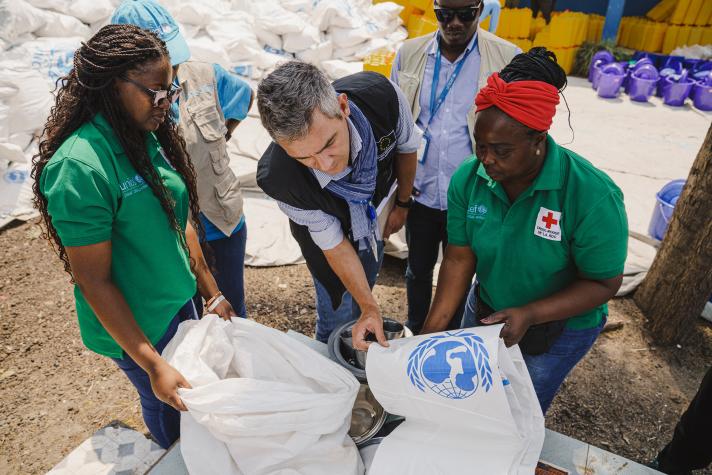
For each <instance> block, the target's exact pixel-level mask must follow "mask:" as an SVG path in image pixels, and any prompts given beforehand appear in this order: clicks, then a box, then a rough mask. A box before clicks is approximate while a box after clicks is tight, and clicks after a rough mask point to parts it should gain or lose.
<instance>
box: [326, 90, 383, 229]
mask: <svg viewBox="0 0 712 475" xmlns="http://www.w3.org/2000/svg"><path fill="white" fill-rule="evenodd" d="M349 108H350V110H351V116H350V118H351V122H352V123H353V124H354V127H355V128H356V131H357V132H358V134H359V136H360V137H361V151H360V152H359V153H358V155H357V156H356V157H355V158H354V159H353V164H352V171H351V173H350V174H349V175H347V176H345V177H344V178H342V179H340V180H338V181H336V180H332V181H330V182H329V184H328V185H326V189H327V190H329V191H330V192H332V193H333V194H335V195H336V196H338V197H340V198H343V199H344V200H346V201H347V202H348V204H349V212H350V213H351V232H352V237H353V239H354V241H358V240H360V239H362V238H365V237H369V236H370V235H371V233H372V232H373V229H374V227H375V224H376V210H375V208H374V207H373V204H372V203H371V199H372V198H373V193H374V192H375V190H376V177H377V176H378V152H377V150H376V138H375V137H374V136H373V129H372V128H371V124H370V123H369V122H368V120H367V119H366V116H365V115H363V112H361V109H359V108H358V107H357V106H356V104H354V103H353V102H351V101H349Z"/></svg>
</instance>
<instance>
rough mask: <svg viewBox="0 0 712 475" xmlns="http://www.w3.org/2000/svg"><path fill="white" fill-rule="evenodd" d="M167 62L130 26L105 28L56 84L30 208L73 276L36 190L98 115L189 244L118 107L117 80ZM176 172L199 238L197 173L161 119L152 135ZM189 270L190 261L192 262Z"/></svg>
mask: <svg viewBox="0 0 712 475" xmlns="http://www.w3.org/2000/svg"><path fill="white" fill-rule="evenodd" d="M162 59H163V60H167V59H168V50H167V49H166V45H165V43H164V42H163V41H161V40H160V39H159V38H158V37H157V36H156V35H155V34H154V33H152V32H149V31H147V30H142V29H141V28H138V27H136V26H134V25H127V24H123V25H107V26H105V27H103V28H101V29H100V30H99V31H98V32H97V33H96V34H95V35H94V36H93V37H92V38H91V39H89V40H88V41H87V42H86V43H84V42H83V43H82V46H81V47H80V48H79V49H78V50H77V51H76V52H75V53H74V67H73V68H72V70H71V71H70V72H69V74H68V75H67V76H64V77H62V78H60V79H59V80H58V81H57V89H58V90H57V93H56V102H55V105H54V106H53V107H52V109H51V111H50V115H49V118H48V119H47V122H46V123H45V126H44V130H43V132H42V138H41V140H40V143H39V153H38V154H37V155H35V156H34V157H33V163H32V177H33V179H34V184H33V192H34V203H35V206H37V208H38V209H39V211H40V213H41V215H42V219H43V222H44V224H45V226H46V229H47V232H46V233H45V235H44V237H45V238H46V239H48V240H49V241H50V243H52V244H53V245H54V247H55V249H56V251H57V254H58V255H59V258H60V259H61V260H62V262H63V263H64V269H65V271H67V273H69V274H70V276H71V275H72V273H71V268H70V265H69V260H68V258H67V253H66V250H65V248H64V246H62V243H61V241H60V239H59V235H58V234H57V231H56V229H55V228H54V226H52V220H51V217H50V216H49V213H48V211H47V198H45V197H44V196H43V195H42V193H41V191H40V176H41V175H42V171H43V170H44V168H45V166H46V165H47V162H48V161H49V160H50V158H52V155H54V153H55V152H56V151H57V150H58V149H59V147H60V146H61V145H62V143H63V142H64V141H65V140H67V138H68V137H69V136H70V135H71V134H72V133H73V132H74V131H75V130H77V129H78V128H79V127H80V126H81V125H82V124H84V123H85V122H87V121H89V120H91V119H92V117H94V115H96V114H97V113H101V114H103V116H104V117H105V118H106V119H107V121H108V122H109V124H110V125H111V127H112V129H113V130H114V132H115V133H116V136H117V137H118V140H119V143H120V144H121V146H122V148H123V150H124V152H125V153H126V156H127V157H128V159H129V161H130V163H131V165H132V166H133V167H134V168H135V169H136V171H137V172H138V173H139V174H140V175H141V178H143V179H144V180H145V182H146V183H147V184H148V186H149V187H150V189H151V191H152V192H153V194H154V195H155V196H156V198H158V200H159V201H160V203H161V207H162V208H163V210H164V212H165V213H166V215H167V217H168V221H169V223H170V226H171V227H172V228H173V230H174V231H175V232H176V233H177V234H178V236H179V237H180V242H181V245H182V246H183V248H184V249H185V250H186V251H187V250H188V245H187V242H186V238H185V233H184V232H183V230H182V228H181V227H180V223H179V222H178V219H177V217H176V214H175V210H174V209H173V205H174V204H175V203H174V200H173V198H172V196H171V194H170V192H169V191H168V189H167V188H166V186H165V184H164V183H163V181H162V180H161V177H160V175H159V174H158V171H157V170H156V168H155V167H154V166H153V164H152V163H151V159H150V157H149V156H148V153H147V150H146V146H145V143H146V140H145V136H146V133H147V132H144V131H141V130H139V129H138V128H137V127H135V126H134V125H133V124H132V121H131V119H130V118H129V116H128V114H127V112H126V111H125V110H124V108H123V107H122V106H121V100H120V98H119V95H118V91H117V89H116V88H115V87H114V84H115V81H116V79H117V78H118V77H119V76H121V75H124V74H125V73H127V72H128V71H136V70H141V69H142V68H144V67H146V66H147V65H148V64H150V63H152V62H155V61H159V60H162ZM155 134H156V136H157V137H158V141H159V142H160V144H161V146H162V147H163V149H164V150H165V153H166V157H168V159H169V160H170V163H171V165H172V166H173V168H175V171H176V172H177V173H178V174H179V175H180V176H181V178H182V179H183V181H184V182H185V185H186V187H187V189H188V198H189V203H190V212H191V218H192V220H193V223H194V226H195V228H196V229H197V230H198V232H199V233H200V235H201V237H202V236H203V234H204V231H203V228H202V226H201V224H200V221H199V220H198V219H197V218H198V216H199V212H200V210H199V208H198V192H197V185H196V178H195V170H194V168H193V164H192V163H191V161H190V158H189V156H188V153H187V152H186V148H185V141H184V140H183V138H182V137H181V136H180V135H179V134H178V132H177V130H176V126H175V124H174V123H173V121H171V120H165V121H163V123H162V124H161V125H160V126H159V128H158V130H157V131H156V132H155ZM191 267H192V259H191Z"/></svg>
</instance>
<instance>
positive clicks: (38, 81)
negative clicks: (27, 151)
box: [0, 60, 54, 146]
mask: <svg viewBox="0 0 712 475" xmlns="http://www.w3.org/2000/svg"><path fill="white" fill-rule="evenodd" d="M0 71H2V74H1V75H0V102H2V103H3V104H5V105H6V106H7V108H8V109H7V110H6V116H5V117H0V122H5V123H6V124H7V125H6V126H4V127H0V128H3V129H6V130H8V131H9V134H10V135H13V134H17V133H29V134H32V133H34V132H39V131H41V130H42V127H44V123H45V121H46V119H47V116H48V115H49V111H50V109H51V107H52V105H53V104H54V98H53V97H52V93H51V92H50V85H49V83H48V81H47V79H46V78H45V76H43V75H42V74H41V73H40V72H39V71H37V70H34V69H32V67H31V66H30V65H29V64H27V63H26V62H20V61H13V60H7V61H2V62H0ZM24 145H26V144H24ZM21 146H22V145H21Z"/></svg>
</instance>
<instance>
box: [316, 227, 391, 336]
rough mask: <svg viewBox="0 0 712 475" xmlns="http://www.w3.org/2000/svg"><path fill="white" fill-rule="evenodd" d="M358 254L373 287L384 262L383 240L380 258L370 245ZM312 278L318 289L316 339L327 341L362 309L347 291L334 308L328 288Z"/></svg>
mask: <svg viewBox="0 0 712 475" xmlns="http://www.w3.org/2000/svg"><path fill="white" fill-rule="evenodd" d="M357 254H358V258H359V260H360V261H361V264H362V265H363V270H364V272H365V273H366V280H368V285H369V287H371V288H373V286H374V285H375V284H376V277H378V271H379V270H381V264H382V263H383V241H378V252H377V254H378V259H376V258H374V256H373V251H372V250H371V248H370V247H369V248H368V249H364V250H362V251H358V252H357ZM312 279H313V280H314V288H315V289H316V339H317V340H319V341H322V342H324V343H326V342H327V340H328V339H329V335H331V332H332V331H334V329H336V327H338V326H339V325H342V324H344V323H346V322H348V321H350V320H355V319H357V318H358V317H359V316H360V315H361V309H360V308H359V306H358V304H357V303H356V301H355V300H354V299H353V297H351V294H350V293H349V292H348V291H346V292H344V295H343V297H342V298H341V305H339V307H338V308H337V309H336V310H334V309H333V307H332V305H331V298H330V297H329V293H328V292H327V291H326V288H325V287H324V286H323V285H322V284H321V282H319V281H318V280H317V279H316V277H314V276H313V275H312Z"/></svg>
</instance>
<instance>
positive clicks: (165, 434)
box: [111, 299, 198, 449]
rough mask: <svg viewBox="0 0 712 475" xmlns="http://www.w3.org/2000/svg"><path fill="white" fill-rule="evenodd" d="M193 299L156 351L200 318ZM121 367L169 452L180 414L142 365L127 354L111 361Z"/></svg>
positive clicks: (148, 421)
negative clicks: (163, 397) (158, 391)
mask: <svg viewBox="0 0 712 475" xmlns="http://www.w3.org/2000/svg"><path fill="white" fill-rule="evenodd" d="M197 318H198V314H197V313H196V311H195V304H194V303H193V300H192V299H191V300H189V301H188V303H186V304H185V305H183V307H181V309H180V310H178V313H177V314H176V316H175V317H173V320H171V323H170V325H169V326H168V330H166V333H165V334H164V335H163V337H162V338H161V339H160V341H158V343H156V344H155V345H154V347H155V348H156V351H158V352H159V353H162V352H163V349H164V348H165V347H166V345H168V342H169V341H171V338H173V336H174V335H175V334H176V330H177V329H178V324H180V323H181V322H183V321H185V320H192V319H197ZM111 359H112V360H114V362H115V363H116V364H117V366H118V367H119V368H121V370H122V371H123V372H124V374H126V376H127V377H128V378H129V381H131V384H133V385H134V387H135V388H136V390H137V391H138V395H139V398H140V400H141V412H142V414H143V421H144V422H145V423H146V427H148V430H149V432H151V436H153V438H154V439H155V440H156V442H158V445H160V446H161V447H163V448H164V449H167V448H168V447H170V446H171V444H173V442H175V441H176V440H177V439H178V437H179V436H180V412H179V411H176V410H175V409H173V408H172V407H171V406H169V405H168V404H166V403H164V402H162V401H161V400H159V399H158V398H157V397H156V395H155V394H153V390H152V389H151V380H150V378H149V377H148V373H146V372H145V371H144V370H143V369H142V368H141V367H140V366H139V365H138V364H136V363H135V362H134V360H132V359H131V357H130V356H129V355H127V354H126V353H124V357H123V358H111Z"/></svg>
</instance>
